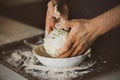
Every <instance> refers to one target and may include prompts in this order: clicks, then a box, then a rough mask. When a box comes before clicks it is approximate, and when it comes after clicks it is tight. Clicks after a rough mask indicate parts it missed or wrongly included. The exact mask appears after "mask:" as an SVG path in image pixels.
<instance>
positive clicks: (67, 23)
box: [55, 20, 74, 29]
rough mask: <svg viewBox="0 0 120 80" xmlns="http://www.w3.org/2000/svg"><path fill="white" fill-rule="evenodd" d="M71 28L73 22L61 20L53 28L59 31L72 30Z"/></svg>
mask: <svg viewBox="0 0 120 80" xmlns="http://www.w3.org/2000/svg"><path fill="white" fill-rule="evenodd" d="M73 26H74V22H72V21H70V20H63V21H61V22H59V23H56V24H55V27H56V28H59V29H69V28H72V27H73Z"/></svg>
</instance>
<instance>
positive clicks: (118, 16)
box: [90, 5, 120, 35]
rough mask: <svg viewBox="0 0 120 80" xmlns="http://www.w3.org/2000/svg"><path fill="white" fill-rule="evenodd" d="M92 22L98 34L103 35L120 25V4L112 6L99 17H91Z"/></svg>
mask: <svg viewBox="0 0 120 80" xmlns="http://www.w3.org/2000/svg"><path fill="white" fill-rule="evenodd" d="M90 24H91V25H92V26H93V28H95V29H96V31H97V33H98V35H102V34H104V33H106V32H108V31H109V30H111V29H113V28H115V27H117V26H118V25H120V5H118V6H116V7H114V8H112V9H111V10H109V11H107V12H105V13H103V14H101V15H100V16H98V17H95V18H93V19H91V20H90ZM94 25H95V26H94ZM92 26H91V27H92Z"/></svg>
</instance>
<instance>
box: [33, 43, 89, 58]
mask: <svg viewBox="0 0 120 80" xmlns="http://www.w3.org/2000/svg"><path fill="white" fill-rule="evenodd" d="M40 46H43V45H42V44H40V45H37V46H35V47H34V48H33V49H32V52H33V54H34V55H37V56H39V57H43V58H48V59H71V58H76V57H83V56H87V55H89V54H90V52H91V48H89V49H88V50H86V52H85V53H84V54H83V55H78V56H73V57H68V58H56V57H45V56H41V55H38V54H36V52H35V49H36V48H38V47H40Z"/></svg>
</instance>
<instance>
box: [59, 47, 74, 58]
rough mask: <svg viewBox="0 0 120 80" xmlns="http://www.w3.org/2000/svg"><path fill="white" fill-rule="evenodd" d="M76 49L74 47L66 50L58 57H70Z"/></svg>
mask: <svg viewBox="0 0 120 80" xmlns="http://www.w3.org/2000/svg"><path fill="white" fill-rule="evenodd" d="M74 50H75V48H74V47H73V48H71V49H70V50H69V51H67V52H65V53H64V54H63V55H61V56H58V57H59V58H67V57H69V56H70V55H71V54H72V53H73V51H74Z"/></svg>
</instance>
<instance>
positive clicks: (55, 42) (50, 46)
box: [43, 29, 68, 57]
mask: <svg viewBox="0 0 120 80" xmlns="http://www.w3.org/2000/svg"><path fill="white" fill-rule="evenodd" d="M67 36H68V32H67V31H65V30H62V29H54V30H53V31H51V33H50V34H49V35H48V36H46V37H45V38H44V44H43V46H44V48H45V50H46V52H47V53H48V54H50V55H51V56H52V57H56V55H58V54H57V53H58V50H59V49H60V48H61V47H62V46H63V45H64V44H65V43H66V39H67Z"/></svg>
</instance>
